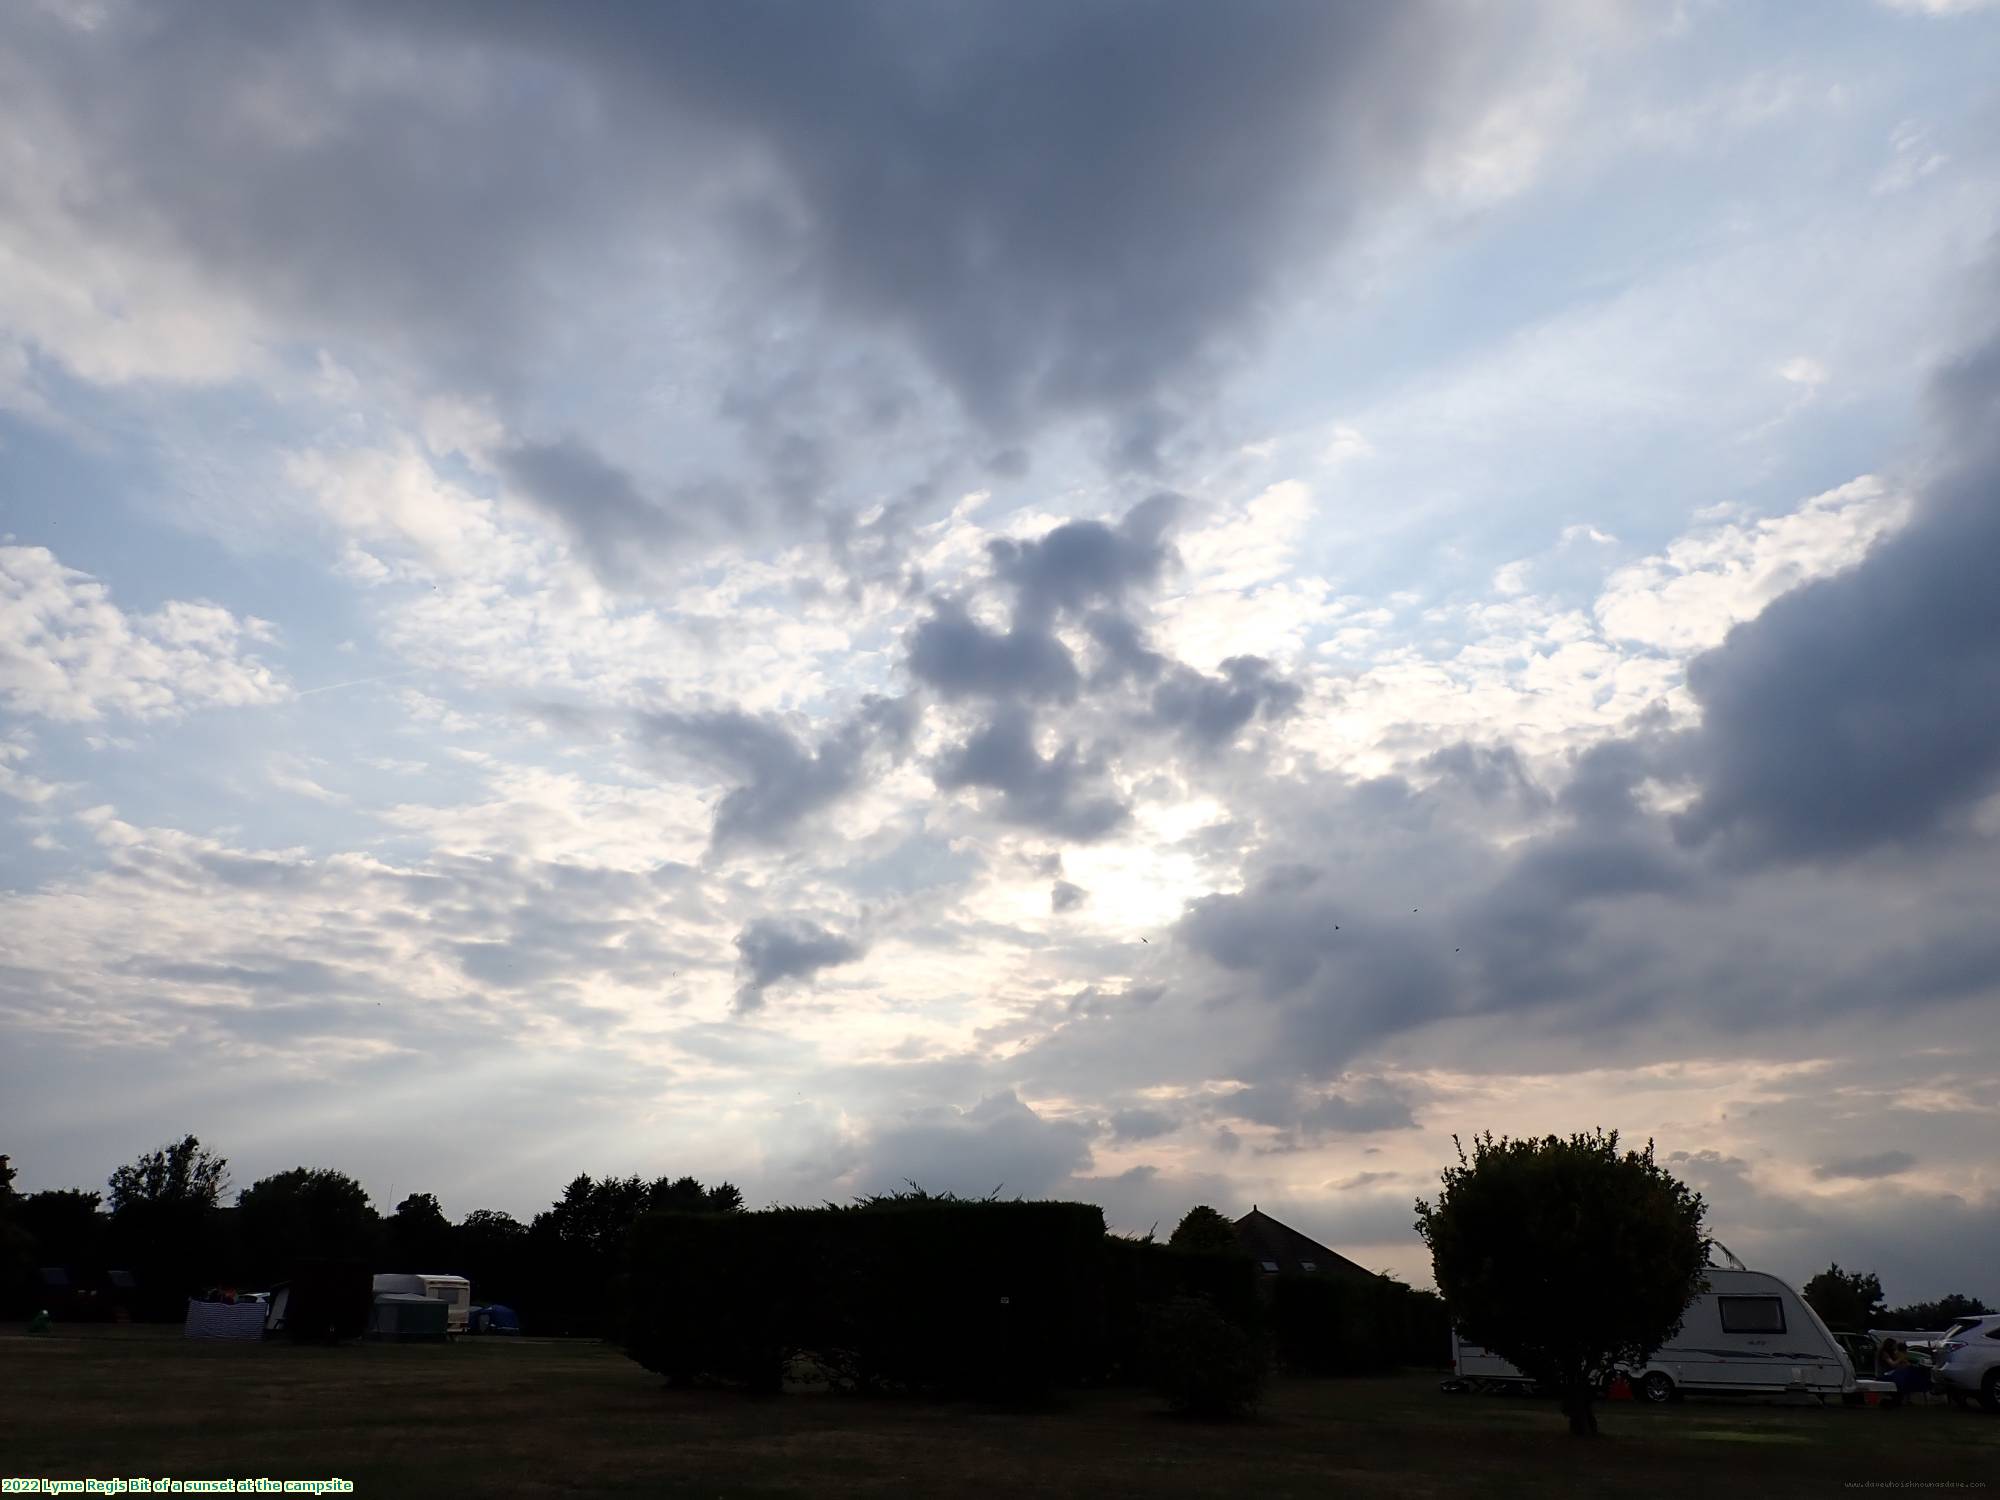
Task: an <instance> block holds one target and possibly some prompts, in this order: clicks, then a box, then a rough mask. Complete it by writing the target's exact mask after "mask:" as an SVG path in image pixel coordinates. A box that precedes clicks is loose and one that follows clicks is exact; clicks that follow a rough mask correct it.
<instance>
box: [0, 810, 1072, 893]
mask: <svg viewBox="0 0 2000 1500" xmlns="http://www.w3.org/2000/svg"><path fill="white" fill-rule="evenodd" d="M0 785H4V783H0ZM1089 899H1090V892H1089V891H1086V890H1085V889H1084V888H1083V887H1082V886H1079V885H1071V884H1070V883H1069V882H1068V881H1067V880H1058V881H1057V882H1056V883H1055V884H1054V885H1052V886H1050V887H1049V910H1050V911H1051V912H1053V913H1055V914H1056V915H1057V916H1061V915H1062V914H1063V913H1064V912H1069V911H1075V910H1076V909H1077V908H1078V907H1080V906H1082V905H1083V904H1084V902H1086V901H1088V900H1089Z"/></svg>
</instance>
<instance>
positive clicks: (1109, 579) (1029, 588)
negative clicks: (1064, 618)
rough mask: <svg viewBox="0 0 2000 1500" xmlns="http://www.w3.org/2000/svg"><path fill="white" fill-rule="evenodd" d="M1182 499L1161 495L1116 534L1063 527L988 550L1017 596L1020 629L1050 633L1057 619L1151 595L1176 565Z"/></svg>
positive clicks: (1084, 524)
mask: <svg viewBox="0 0 2000 1500" xmlns="http://www.w3.org/2000/svg"><path fill="white" fill-rule="evenodd" d="M1183 503H1184V502H1183V501H1182V500H1181V498H1180V496H1178V495H1173V494H1166V493H1162V494H1157V495H1154V496H1152V497H1151V498H1150V499H1147V500H1142V501H1140V502H1139V504H1137V505H1135V506H1133V507H1132V508H1131V509H1130V510H1129V511H1127V512H1126V513H1125V516H1124V518H1123V519H1122V520H1121V521H1120V522H1119V523H1118V524H1117V526H1115V527H1113V526H1107V525H1105V524H1104V523H1103V522H1102V521H1065V522H1064V523H1063V524H1062V525H1060V526H1057V527H1054V528H1052V529H1051V530H1049V531H1048V532H1046V533H1044V534H1043V535H1042V536H1041V537H1039V538H1037V539H1035V540H1033V541H1026V542H1021V541H1015V540H1013V539H1011V538H1005V537H1003V538H999V539H997V540H995V541H993V542H991V543H989V544H988V548H987V550H988V552H989V553H990V555H991V556H992V559H993V571H994V573H995V575H996V576H997V577H999V579H1000V580H1001V581H1002V582H1004V583H1006V584H1008V585H1010V586H1011V587H1012V588H1013V590H1014V599H1015V604H1014V611H1015V628H1016V629H1019V628H1020V626H1021V623H1022V622H1023V621H1027V622H1030V623H1032V624H1036V625H1046V624H1047V623H1048V622H1049V621H1050V620H1052V619H1053V618H1055V617H1056V616H1057V615H1058V614H1060V613H1062V612H1064V611H1069V612H1071V613H1080V612H1082V611H1083V610H1085V609H1087V608H1089V607H1090V606H1092V605H1098V604H1104V605H1116V604H1120V603H1122V602H1123V601H1124V599H1125V596H1126V595H1127V594H1128V593H1129V592H1131V591H1132V590H1135V589H1143V588H1147V587H1150V586H1151V585H1152V584H1154V583H1155V582H1157V581H1158V580H1159V577H1160V575H1161V573H1162V572H1164V571H1165V570H1166V568H1167V566H1168V565H1169V564H1170V563H1171V562H1173V561H1174V560H1175V554H1174V550H1173V547H1172V545H1171V544H1170V543H1169V542H1168V540H1167V531H1168V528H1169V527H1170V526H1171V525H1172V524H1173V522H1174V519H1175V518H1176V517H1177V516H1178V515H1179V514H1180V512H1181V509H1182V507H1183Z"/></svg>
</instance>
